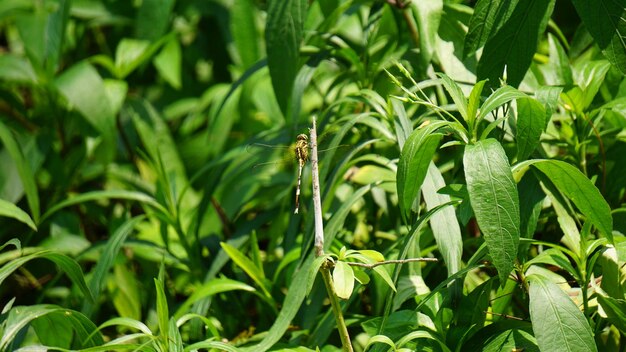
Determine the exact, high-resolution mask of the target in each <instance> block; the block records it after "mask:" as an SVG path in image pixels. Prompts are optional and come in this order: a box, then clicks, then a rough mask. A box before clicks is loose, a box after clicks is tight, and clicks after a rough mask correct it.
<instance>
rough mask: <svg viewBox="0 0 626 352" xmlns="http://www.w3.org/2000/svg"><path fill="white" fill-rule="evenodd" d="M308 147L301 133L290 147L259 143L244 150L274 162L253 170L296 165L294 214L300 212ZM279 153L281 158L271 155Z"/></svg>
mask: <svg viewBox="0 0 626 352" xmlns="http://www.w3.org/2000/svg"><path fill="white" fill-rule="evenodd" d="M329 136H332V134H330V135H329V134H325V135H323V136H322V137H321V138H320V139H325V140H328V139H331V140H332V139H333V138H327V137H329ZM310 147H311V146H310V145H309V137H308V136H307V135H306V134H304V133H302V134H299V135H298V136H297V137H296V142H295V144H292V145H291V146H285V145H282V146H281V145H270V144H261V143H253V144H249V145H248V146H247V147H246V150H247V152H248V153H249V154H253V155H258V156H259V157H258V158H259V159H265V160H268V159H269V160H274V161H271V162H263V163H259V164H256V165H254V166H253V169H258V168H266V167H268V166H269V167H272V166H273V167H274V168H279V165H286V164H290V163H291V164H293V163H294V162H295V163H297V166H298V169H297V181H296V195H295V204H294V214H298V213H299V212H300V195H301V185H302V170H303V169H304V167H305V165H306V163H307V162H308V161H309V157H310ZM347 147H348V146H347V145H339V146H337V145H335V146H332V147H329V148H325V149H320V150H319V152H320V153H324V152H329V151H331V150H337V149H342V150H343V149H346V148H347ZM276 151H279V152H280V153H281V154H283V155H282V157H278V158H277V157H276V155H271V154H273V153H276Z"/></svg>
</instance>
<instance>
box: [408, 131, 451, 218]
mask: <svg viewBox="0 0 626 352" xmlns="http://www.w3.org/2000/svg"><path fill="white" fill-rule="evenodd" d="M446 124H447V122H444V121H436V122H433V123H430V124H428V125H426V126H424V127H422V128H418V129H417V130H415V131H413V133H411V135H410V136H409V138H408V139H407V140H406V143H404V148H402V153H401V154H400V161H399V162H398V171H397V174H396V182H397V185H396V186H397V188H398V198H399V200H398V203H399V205H400V211H401V212H402V216H403V218H404V220H405V221H408V220H409V218H410V213H411V210H412V206H413V203H414V202H415V200H416V199H417V196H418V195H419V191H420V188H421V186H422V183H423V182H424V178H425V177H426V173H427V172H428V165H430V162H431V160H432V159H433V157H434V155H435V152H436V151H437V149H438V148H439V141H441V134H439V133H435V131H436V130H437V129H439V128H440V127H442V126H444V125H446Z"/></svg>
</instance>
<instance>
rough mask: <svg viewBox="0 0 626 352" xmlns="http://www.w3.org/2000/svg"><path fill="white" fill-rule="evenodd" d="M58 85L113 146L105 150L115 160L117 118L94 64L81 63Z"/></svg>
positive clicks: (61, 78)
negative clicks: (113, 156)
mask: <svg viewBox="0 0 626 352" xmlns="http://www.w3.org/2000/svg"><path fill="white" fill-rule="evenodd" d="M54 84H55V86H56V87H57V89H58V90H59V91H60V92H61V94H62V95H63V96H64V97H65V98H66V99H67V101H68V103H69V104H70V106H71V107H73V108H75V109H76V110H78V112H80V114H81V115H82V116H83V118H84V119H85V120H86V121H87V122H88V123H89V124H91V125H92V126H93V127H94V128H95V129H96V130H97V131H98V132H100V133H101V134H102V138H103V139H104V142H105V143H106V144H107V145H109V146H110V148H106V149H105V150H106V151H107V155H105V157H106V158H112V153H113V151H114V150H115V148H114V147H113V144H114V135H115V115H114V114H113V109H112V108H111V103H110V102H109V99H108V97H107V94H106V91H105V88H104V81H103V80H102V77H100V74H99V73H98V71H97V70H96V69H95V68H94V67H93V66H91V64H89V63H87V62H81V63H78V64H76V65H74V66H72V67H71V68H70V69H69V70H67V71H65V72H64V73H63V74H62V75H61V76H59V77H58V78H57V79H56V80H55V82H54Z"/></svg>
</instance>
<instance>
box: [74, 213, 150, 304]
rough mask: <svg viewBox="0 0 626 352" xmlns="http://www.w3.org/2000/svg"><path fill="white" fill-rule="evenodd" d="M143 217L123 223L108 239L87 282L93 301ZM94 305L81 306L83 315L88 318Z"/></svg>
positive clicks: (96, 298) (97, 296)
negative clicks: (123, 246) (125, 243)
mask: <svg viewBox="0 0 626 352" xmlns="http://www.w3.org/2000/svg"><path fill="white" fill-rule="evenodd" d="M143 219H144V216H143V215H140V216H137V217H134V218H131V219H129V220H127V221H126V222H124V223H123V224H122V225H121V226H120V227H119V228H118V229H117V230H116V231H115V233H113V235H112V236H111V237H110V238H109V240H108V241H107V243H106V245H105V246H104V249H103V250H102V253H101V254H100V258H99V259H98V262H97V263H96V267H95V268H94V269H93V274H92V276H91V279H90V281H89V288H90V290H91V293H92V294H93V295H94V297H95V300H96V301H97V300H98V298H99V297H100V292H101V291H102V288H103V287H104V286H105V284H106V281H107V277H108V275H109V270H110V269H111V267H112V266H113V263H114V262H115V259H116V258H117V255H118V253H119V251H120V249H121V248H122V245H123V244H124V242H125V241H126V239H127V238H128V236H129V235H130V234H131V233H132V231H133V230H134V228H135V226H136V225H137V224H138V223H139V222H141V221H143ZM94 308H95V305H94V304H93V302H85V303H84V304H83V309H82V311H83V313H84V314H85V315H87V316H90V315H91V314H92V313H93V310H94Z"/></svg>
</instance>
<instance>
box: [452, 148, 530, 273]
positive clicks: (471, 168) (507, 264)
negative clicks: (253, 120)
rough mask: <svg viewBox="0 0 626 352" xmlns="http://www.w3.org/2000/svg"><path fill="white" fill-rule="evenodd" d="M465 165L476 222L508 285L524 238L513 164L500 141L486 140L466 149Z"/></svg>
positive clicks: (497, 267) (494, 261) (496, 265)
mask: <svg viewBox="0 0 626 352" xmlns="http://www.w3.org/2000/svg"><path fill="white" fill-rule="evenodd" d="M463 165H464V169H465V179H466V181H467V190H468V192H469V196H470V201H471V203H472V208H473V209H474V214H475V215H476V221H477V222H478V226H479V227H480V229H481V231H482V233H483V235H484V237H485V243H486V244H487V247H488V248H489V254H490V255H491V258H492V259H493V263H494V265H495V267H496V269H497V270H498V275H499V277H500V285H504V284H505V283H506V281H507V277H508V276H509V273H510V272H511V270H513V263H514V261H515V258H516V256H517V246H518V244H519V237H520V232H519V226H520V218H519V216H520V215H519V214H520V212H519V197H518V194H517V187H516V184H515V181H514V180H513V176H512V174H511V168H510V166H509V161H508V159H507V157H506V154H505V153H504V149H503V148H502V146H501V145H500V143H499V142H498V141H496V140H495V139H486V140H482V141H479V142H477V143H476V144H474V145H467V146H466V147H465V152H464V155H463Z"/></svg>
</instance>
